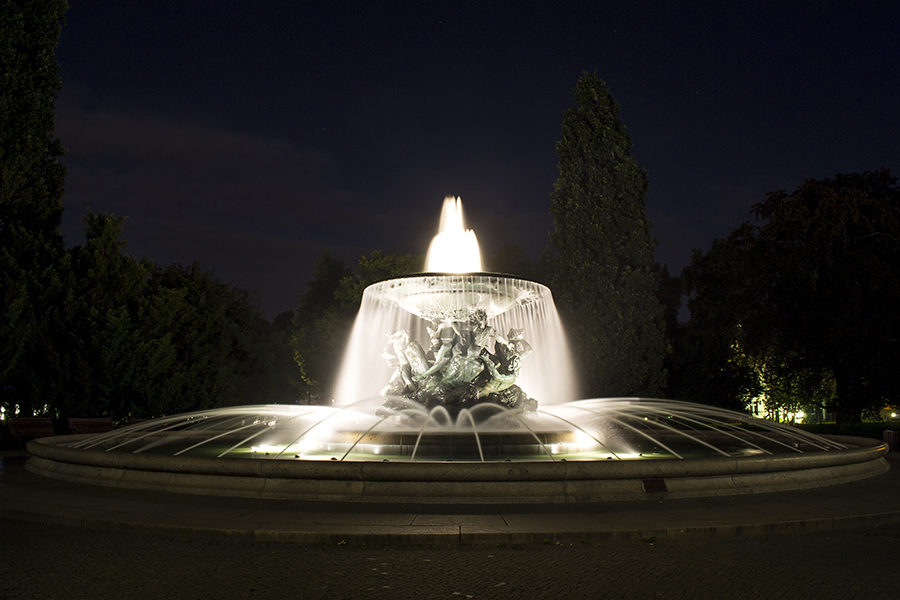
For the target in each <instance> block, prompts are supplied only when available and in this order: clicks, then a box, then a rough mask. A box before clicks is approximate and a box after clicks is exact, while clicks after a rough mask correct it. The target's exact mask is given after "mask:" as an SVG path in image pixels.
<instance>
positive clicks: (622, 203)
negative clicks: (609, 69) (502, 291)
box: [550, 73, 667, 396]
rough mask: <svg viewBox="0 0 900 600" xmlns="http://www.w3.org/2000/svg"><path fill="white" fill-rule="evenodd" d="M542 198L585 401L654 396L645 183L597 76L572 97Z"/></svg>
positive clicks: (657, 339) (656, 354) (659, 328)
mask: <svg viewBox="0 0 900 600" xmlns="http://www.w3.org/2000/svg"><path fill="white" fill-rule="evenodd" d="M573 95H574V97H575V106H573V107H572V108H570V109H569V110H568V111H566V114H565V116H564V118H563V123H562V138H561V139H560V141H559V142H557V145H556V151H557V154H558V157H559V164H558V172H559V173H558V178H557V180H556V185H555V188H554V191H553V193H552V194H551V203H550V212H551V214H552V216H553V225H554V228H553V232H552V233H551V235H550V239H551V242H552V244H553V249H554V251H555V257H554V258H553V260H552V268H553V289H554V294H555V295H556V297H557V304H558V306H559V308H560V311H561V313H562V315H563V318H564V320H565V322H566V324H567V326H568V331H569V334H570V336H571V338H572V342H573V347H574V353H575V356H576V358H577V361H578V367H579V371H580V373H581V378H582V380H583V382H584V386H585V390H586V391H587V392H588V393H589V394H591V395H597V396H616V395H625V396H631V395H641V396H656V395H658V394H659V392H660V391H661V389H662V388H663V386H664V383H665V372H664V369H663V359H664V357H665V355H666V353H667V343H666V340H665V336H664V324H663V309H662V307H661V306H660V303H659V301H658V300H657V298H656V296H655V295H654V291H655V287H656V277H655V275H654V273H653V251H654V247H655V243H656V242H655V240H654V239H653V237H652V236H651V234H650V222H649V221H648V220H647V217H646V212H645V204H646V198H647V193H648V179H647V173H646V172H645V171H644V169H642V168H640V167H639V166H638V165H637V163H636V162H635V160H634V158H633V157H632V156H631V155H630V153H629V151H630V149H631V146H632V143H631V138H630V137H629V135H628V133H627V132H626V130H625V126H624V125H623V124H622V122H621V121H620V120H619V118H618V111H619V105H618V103H616V101H615V100H614V99H613V97H612V95H611V94H610V93H609V90H608V89H607V87H606V84H605V83H603V81H601V80H600V79H599V78H597V76H596V75H594V74H590V73H584V74H583V75H582V77H581V78H580V79H579V81H578V84H577V85H576V86H575V89H574V91H573Z"/></svg>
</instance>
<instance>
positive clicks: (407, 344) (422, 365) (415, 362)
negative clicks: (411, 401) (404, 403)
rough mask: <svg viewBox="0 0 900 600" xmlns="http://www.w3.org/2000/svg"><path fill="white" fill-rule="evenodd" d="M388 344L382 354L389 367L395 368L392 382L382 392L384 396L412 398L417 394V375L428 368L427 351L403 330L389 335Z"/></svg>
mask: <svg viewBox="0 0 900 600" xmlns="http://www.w3.org/2000/svg"><path fill="white" fill-rule="evenodd" d="M388 338H389V340H388V343H387V345H386V346H385V347H384V351H383V352H382V353H381V356H382V358H384V359H385V360H387V363H388V366H391V367H394V374H393V375H392V376H391V380H390V381H389V382H388V384H387V385H386V386H385V387H384V389H382V390H381V395H382V396H388V395H396V396H410V395H412V394H414V393H415V391H416V388H417V387H418V386H417V385H416V379H415V377H416V374H418V373H421V372H423V371H424V370H426V369H427V368H428V361H427V360H425V351H424V350H422V345H421V344H419V342H417V341H415V340H413V341H410V339H409V331H407V330H405V329H401V330H399V331H396V332H394V333H392V334H389V335H388Z"/></svg>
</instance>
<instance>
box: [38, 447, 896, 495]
mask: <svg viewBox="0 0 900 600" xmlns="http://www.w3.org/2000/svg"><path fill="white" fill-rule="evenodd" d="M83 438H84V436H56V437H53V438H41V439H38V440H33V441H32V442H30V443H29V444H28V450H29V452H30V453H31V454H32V458H31V459H29V461H28V463H27V465H26V466H27V468H28V470H30V471H31V472H33V473H37V474H40V475H45V476H47V477H52V478H56V479H61V480H65V481H72V482H78V483H90V484H97V485H106V486H112V487H121V488H129V489H142V490H159V491H172V492H181V493H189V494H201V495H214V496H240V497H250V498H273V499H291V500H307V501H341V502H348V501H349V502H357V501H364V502H376V503H404V502H416V503H422V504H462V503H465V504H495V503H510V504H530V503H573V502H574V503H580V502H602V501H610V500H638V499H660V498H682V497H685V498H686V497H701V496H720V495H735V494H751V493H760V492H771V491H781V490H796V489H806V488H814V487H822V486H827V485H833V484H837V483H844V482H848V481H854V480H858V479H863V478H866V477H871V476H874V475H877V474H879V473H884V472H886V471H887V470H889V468H890V466H889V465H888V463H887V461H886V460H885V459H884V455H885V454H886V453H887V451H888V448H887V445H886V444H885V443H884V442H881V441H878V440H869V439H865V438H849V437H838V436H833V438H832V439H835V440H836V441H840V442H842V443H844V444H847V445H852V446H853V447H851V448H848V449H846V450H840V451H827V452H825V451H817V452H806V453H803V454H799V453H798V454H791V455H774V456H772V455H765V456H762V455H759V456H749V457H738V458H727V457H722V458H707V459H697V460H633V461H596V462H591V461H577V462H576V461H572V462H563V461H559V462H513V463H506V462H491V463H481V462H452V463H450V462H338V461H328V462H325V461H299V460H290V459H285V460H271V459H268V460H267V459H249V458H229V459H213V458H196V457H175V456H159V455H148V454H131V453H120V452H106V451H103V450H93V449H89V450H83V449H74V448H69V447H67V446H64V445H63V444H69V443H72V442H75V441H78V440H80V439H83Z"/></svg>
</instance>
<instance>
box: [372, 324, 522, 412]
mask: <svg viewBox="0 0 900 600" xmlns="http://www.w3.org/2000/svg"><path fill="white" fill-rule="evenodd" d="M428 333H429V334H430V336H431V347H430V348H429V349H428V350H427V351H426V350H425V349H424V348H423V347H422V345H421V344H420V343H419V342H418V341H416V340H412V339H411V338H410V334H409V331H407V330H405V329H401V330H398V331H395V332H393V333H391V334H389V335H388V338H389V340H388V343H387V345H386V346H385V348H384V352H383V353H382V357H383V358H385V359H386V360H387V362H388V365H389V366H390V367H392V368H393V369H394V374H393V376H392V377H391V379H390V381H389V382H388V384H387V385H386V386H385V387H384V389H382V390H381V395H382V396H384V398H385V401H384V404H383V406H384V407H385V408H388V409H393V410H401V409H402V408H404V406H406V405H408V402H409V401H414V402H417V403H419V404H422V405H424V406H425V407H427V408H433V407H436V406H445V407H447V408H451V409H453V408H457V409H458V408H467V407H471V406H474V405H476V404H481V403H485V402H488V403H493V404H499V405H502V406H505V407H507V408H514V409H515V408H518V409H523V410H525V411H532V410H535V409H536V408H537V401H536V400H534V399H533V398H529V397H528V395H527V394H526V393H525V392H524V391H523V390H522V388H520V387H519V386H517V385H515V381H516V378H517V377H518V375H519V368H520V366H521V361H522V360H523V359H524V358H525V357H527V356H528V355H529V354H531V351H532V349H531V345H530V344H529V343H528V342H527V341H525V339H524V338H523V335H522V334H523V330H521V329H510V330H509V332H508V333H507V334H506V336H505V337H504V336H502V335H500V334H499V333H498V332H497V331H496V330H495V329H494V328H493V327H491V326H490V325H488V322H487V314H486V313H485V311H484V310H483V309H476V310H474V311H473V312H472V313H471V315H470V317H469V319H468V320H467V321H449V320H448V321H444V322H442V323H440V324H437V325H435V326H434V327H429V328H428Z"/></svg>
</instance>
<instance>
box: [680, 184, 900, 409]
mask: <svg viewBox="0 0 900 600" xmlns="http://www.w3.org/2000/svg"><path fill="white" fill-rule="evenodd" d="M896 182H897V180H896V179H895V178H894V177H892V176H891V174H890V172H888V171H887V170H882V171H879V172H868V173H864V174H857V173H851V174H848V175H837V176H835V178H834V179H824V180H821V181H817V180H807V181H806V182H804V184H803V185H801V186H800V187H799V188H797V189H796V190H795V191H794V192H792V193H790V194H788V193H787V192H785V191H783V190H782V191H778V192H773V193H770V194H768V196H767V198H766V200H765V201H764V202H762V203H760V204H757V205H755V206H754V207H753V209H752V214H753V215H755V216H756V217H757V219H758V220H759V221H760V222H761V224H760V225H754V224H751V223H749V222H748V223H745V224H743V225H742V226H741V227H739V228H738V229H737V230H735V231H734V232H732V234H731V235H730V236H729V237H728V238H727V239H726V240H716V241H715V242H714V243H713V246H712V248H711V249H710V251H709V252H708V253H706V254H705V255H704V254H702V253H700V252H695V255H694V259H693V261H692V263H691V265H690V267H689V268H688V269H686V270H685V272H684V274H683V276H684V278H685V283H686V288H687V290H688V291H689V292H690V293H691V300H690V302H689V305H688V306H689V308H690V310H691V321H690V323H689V331H688V334H687V336H686V337H687V339H688V340H689V341H690V342H691V343H689V344H688V345H687V347H686V348H684V349H683V351H682V352H679V354H681V355H683V356H685V357H687V358H688V360H689V361H692V367H691V368H690V369H686V371H685V376H684V378H683V379H684V380H685V381H686V382H695V383H694V387H693V389H691V387H690V383H686V384H685V388H686V389H687V390H688V392H689V393H690V394H693V395H694V396H695V397H694V398H692V399H697V400H703V396H704V393H705V391H704V388H707V391H709V390H715V386H716V382H723V383H727V385H725V386H723V387H720V388H719V389H718V391H717V392H716V393H718V394H719V396H720V397H721V398H727V399H729V400H730V401H736V400H740V399H741V398H743V400H744V401H746V400H748V399H749V398H762V399H763V402H764V403H768V405H769V408H770V409H775V410H781V411H784V412H792V411H794V410H795V409H796V408H802V407H805V406H810V405H816V406H822V407H827V408H831V409H833V410H834V411H835V413H836V418H837V420H838V421H839V422H853V421H859V420H860V419H861V416H862V414H863V412H864V411H865V410H867V409H870V408H874V407H878V406H880V405H882V404H883V403H884V402H885V401H887V400H889V399H892V398H896V396H897V394H898V392H900V374H898V371H897V368H896V365H897V364H900V347H898V341H897V340H898V339H900V309H898V306H900V190H898V188H897V185H896ZM701 349H702V350H701ZM691 350H695V351H696V353H695V354H694V355H691ZM706 395H707V396H708V395H709V394H706Z"/></svg>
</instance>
